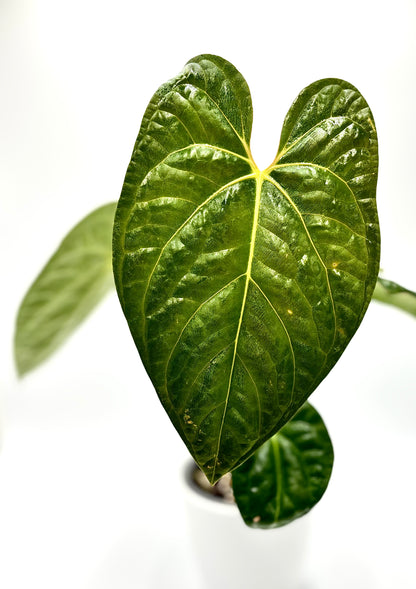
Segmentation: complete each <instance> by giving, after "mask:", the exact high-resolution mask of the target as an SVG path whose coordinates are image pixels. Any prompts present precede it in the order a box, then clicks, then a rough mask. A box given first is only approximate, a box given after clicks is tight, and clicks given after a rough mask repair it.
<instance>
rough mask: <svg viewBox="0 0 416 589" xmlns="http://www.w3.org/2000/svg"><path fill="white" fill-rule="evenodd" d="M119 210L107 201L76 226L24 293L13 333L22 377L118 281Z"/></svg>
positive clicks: (56, 345) (43, 357)
mask: <svg viewBox="0 0 416 589" xmlns="http://www.w3.org/2000/svg"><path fill="white" fill-rule="evenodd" d="M115 208H116V204H115V203H111V204H108V205H104V206H103V207H100V208H99V209H97V210H95V211H93V212H92V213H91V214H90V215H88V216H87V217H86V218H85V219H83V220H82V221H81V222H80V223H79V224H78V225H77V226H76V227H74V229H72V231H71V232H70V233H69V234H68V235H67V236H66V237H65V239H64V240H63V241H62V243H61V245H60V246H59V248H58V249H57V251H56V252H55V254H54V255H53V256H52V258H51V259H50V260H49V261H48V263H47V264H46V266H45V267H44V268H43V270H42V272H41V273H40V275H39V276H38V278H37V279H36V280H35V282H34V283H33V284H32V286H31V287H30V288H29V290H28V292H27V293H26V295H25V297H24V299H23V301H22V303H21V305H20V308H19V312H18V316H17V323H16V331H15V361H16V366H17V370H18V373H19V374H20V375H23V374H25V373H26V372H28V371H29V370H32V369H33V368H35V367H36V366H38V365H39V364H40V363H41V362H42V361H43V360H45V359H46V358H48V357H49V356H50V355H51V354H52V353H53V352H54V351H55V350H56V349H57V348H58V347H59V345H60V344H61V343H62V342H63V341H64V340H65V339H66V338H67V337H68V335H69V334H70V333H71V332H72V331H73V330H74V329H75V327H76V326H77V325H78V324H79V323H80V322H81V321H82V320H83V319H84V318H85V317H86V315H88V313H89V312H90V311H91V310H92V309H93V308H94V307H95V305H96V304H97V303H98V301H99V300H101V298H102V297H103V296H104V294H105V293H106V292H107V291H108V290H109V289H110V288H111V287H112V285H113V284H114V281H113V275H112V268H111V235H112V227H113V219H114V212H115Z"/></svg>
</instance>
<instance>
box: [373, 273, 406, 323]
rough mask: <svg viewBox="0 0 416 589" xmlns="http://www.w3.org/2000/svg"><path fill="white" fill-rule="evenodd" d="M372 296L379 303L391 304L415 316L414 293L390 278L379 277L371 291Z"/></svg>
mask: <svg viewBox="0 0 416 589" xmlns="http://www.w3.org/2000/svg"><path fill="white" fill-rule="evenodd" d="M373 298H374V300H376V301H380V302H381V303H386V304H387V305H393V306H394V307H397V308H398V309H401V310H402V311H406V312H407V313H410V314H411V315H414V316H415V317H416V293H415V292H413V291H411V290H408V289H407V288H404V286H400V285H399V284H396V283H395V282H392V281H391V280H386V279H385V278H379V279H378V280H377V284H376V288H375V290H374V293H373Z"/></svg>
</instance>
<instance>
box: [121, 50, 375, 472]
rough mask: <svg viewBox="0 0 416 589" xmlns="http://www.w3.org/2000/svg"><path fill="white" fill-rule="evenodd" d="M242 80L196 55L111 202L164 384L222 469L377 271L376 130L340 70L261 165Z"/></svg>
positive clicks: (130, 300) (241, 453) (333, 347)
mask: <svg viewBox="0 0 416 589" xmlns="http://www.w3.org/2000/svg"><path fill="white" fill-rule="evenodd" d="M251 122H252V107H251V100H250V94H249V90H248V87H247V84H246V82H245V81H244V79H243V78H242V76H241V74H240V73H239V72H238V71H237V70H236V69H235V68H234V67H233V66H232V65H231V64H230V63H228V62H226V61H225V60H223V59H221V58H219V57H216V56H207V55H202V56H198V57H196V58H194V59H193V60H191V61H190V62H189V63H188V64H187V65H186V66H185V68H184V70H183V71H182V73H181V74H179V75H178V76H177V77H176V78H174V79H173V80H171V81H170V82H168V83H167V84H164V85H163V86H161V87H160V88H159V90H158V91H157V92H156V94H155V95H154V97H153V98H152V100H151V102H150V104H149V107H148V108H147V110H146V113H145V116H144V118H143V122H142V126H141V129H140V133H139V136H138V139H137V142H136V145H135V148H134V151H133V155H132V159H131V163H130V165H129V168H128V170H127V174H126V179H125V183H124V187H123V191H122V195H121V198H120V202H119V205H118V209H117V213H116V219H115V232H114V273H115V282H116V287H117V290H118V294H119V298H120V302H121V304H122V307H123V310H124V313H125V315H126V318H127V321H128V323H129V326H130V330H131V332H132V335H133V337H134V340H135V342H136V345H137V347H138V349H139V352H140V355H141V357H142V359H143V362H144V365H145V367H146V369H147V371H148V373H149V375H150V377H151V379H152V382H153V384H154V386H155V388H156V390H157V392H158V394H159V397H160V399H161V401H162V403H163V405H164V407H165V409H166V410H167V412H168V414H169V416H170V418H171V420H172V422H173V424H174V425H175V427H176V429H177V430H178V432H179V433H180V435H181V436H182V438H183V439H184V441H185V443H186V444H187V446H188V448H189V450H190V452H191V454H192V455H193V457H194V458H195V460H196V462H197V463H198V464H199V465H200V467H201V468H202V470H204V471H205V473H206V474H207V476H208V478H209V480H210V481H211V482H214V481H215V480H218V478H219V477H220V476H221V475H223V474H224V473H225V472H227V471H229V470H232V469H233V468H235V467H237V466H238V465H239V464H240V463H241V462H243V461H244V460H245V459H246V458H247V457H248V456H249V455H250V454H251V453H252V452H254V451H255V450H256V448H258V447H259V446H260V445H261V444H262V443H263V442H264V441H266V440H267V439H268V438H269V437H270V436H271V435H273V434H274V433H275V432H276V431H278V430H279V428H280V427H282V426H283V425H284V424H285V423H286V422H287V421H288V420H289V419H290V418H291V417H292V416H293V415H294V413H295V412H296V411H297V410H298V409H299V408H300V407H301V406H302V405H303V403H304V402H305V400H306V399H307V398H308V396H309V395H310V394H311V392H312V391H313V390H314V389H315V388H316V386H317V385H318V384H319V383H320V381H321V380H322V379H323V378H324V377H325V376H326V374H327V373H328V371H329V370H330V369H331V368H332V366H333V365H334V364H335V362H336V361H337V360H338V358H339V357H340V355H341V354H342V352H343V350H344V349H345V346H346V345H347V344H348V342H349V340H350V339H351V337H352V335H353V334H354V332H355V330H356V329H357V327H358V326H359V324H360V322H361V319H362V317H363V314H364V312H365V310H366V308H367V306H368V303H369V301H370V298H371V294H372V291H373V289H374V284H375V281H376V277H377V271H378V260H379V233H378V219H377V211H376V206H375V188H376V179H377V165H378V159H377V137H376V132H375V127H374V121H373V119H372V115H371V112H370V110H369V108H368V105H367V104H366V102H365V100H364V99H363V97H362V96H361V95H360V93H359V92H358V91H357V90H356V88H354V87H353V86H351V85H350V84H348V83H347V82H344V81H342V80H336V79H328V80H321V81H319V82H316V83H314V84H312V85H311V86H308V87H307V88H306V89H305V90H304V91H302V92H301V94H300V95H299V97H298V98H297V100H296V101H295V103H294V104H293V106H292V107H291V109H290V111H289V113H288V115H287V117H286V120H285V123H284V127H283V131H282V138H281V142H280V147H279V152H278V155H277V157H276V159H275V160H274V162H273V164H272V165H271V166H270V167H269V168H267V170H265V171H264V172H261V171H259V170H258V168H257V167H256V165H255V163H254V162H253V160H252V157H251V154H250V149H249V139H250V133H251Z"/></svg>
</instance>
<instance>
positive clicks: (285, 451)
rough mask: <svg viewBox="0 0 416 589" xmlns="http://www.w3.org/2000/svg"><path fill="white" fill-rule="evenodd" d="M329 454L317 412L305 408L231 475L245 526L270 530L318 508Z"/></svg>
mask: <svg viewBox="0 0 416 589" xmlns="http://www.w3.org/2000/svg"><path fill="white" fill-rule="evenodd" d="M333 462H334V451H333V448H332V443H331V440H330V438H329V434H328V431H327V429H326V427H325V424H324V422H323V421H322V418H321V417H320V415H319V413H318V412H317V411H316V409H314V408H313V407H312V405H310V404H309V403H305V405H304V406H303V407H302V408H301V409H300V410H299V411H298V413H296V415H295V416H294V417H292V419H291V420H290V421H289V422H288V423H287V424H286V425H285V426H284V427H283V428H282V429H281V430H280V431H279V433H277V434H275V435H274V436H273V437H272V438H270V439H269V440H268V441H267V442H265V443H264V444H263V445H262V446H261V447H260V448H259V449H258V450H256V452H255V453H254V454H253V455H252V456H251V457H250V458H249V459H248V460H246V462H245V463H244V464H242V465H241V466H240V467H239V468H237V469H236V470H234V471H233V473H232V481H233V490H234V497H235V500H236V503H237V505H238V508H239V510H240V513H241V515H242V517H243V519H244V521H245V523H246V524H247V525H249V526H251V527H253V528H276V527H279V526H283V525H285V524H288V523H290V522H291V521H293V520H294V519H296V518H298V517H301V516H302V515H304V514H305V513H307V512H308V511H310V510H311V509H312V507H314V505H316V503H318V501H319V500H320V499H321V497H322V495H323V494H324V492H325V490H326V488H327V486H328V483H329V479H330V477H331V472H332V465H333Z"/></svg>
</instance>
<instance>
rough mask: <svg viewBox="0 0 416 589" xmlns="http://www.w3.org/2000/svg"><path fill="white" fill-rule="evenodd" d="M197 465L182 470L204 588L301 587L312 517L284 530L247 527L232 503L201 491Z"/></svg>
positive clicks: (187, 509) (195, 549)
mask: <svg viewBox="0 0 416 589" xmlns="http://www.w3.org/2000/svg"><path fill="white" fill-rule="evenodd" d="M192 468H193V463H191V464H189V463H188V464H187V465H186V466H185V468H184V472H183V474H184V476H183V477H182V480H183V483H184V494H185V507H186V512H187V517H188V524H189V528H190V541H191V545H192V549H193V551H194V554H195V560H196V564H197V567H198V569H199V571H200V574H201V583H202V586H203V587H204V588H205V587H207V588H208V587H209V588H210V589H213V588H214V587H225V588H226V589H257V588H258V587H262V586H264V587H269V588H270V589H271V588H273V589H300V587H301V584H302V581H303V580H304V576H303V575H304V571H303V564H304V561H305V556H306V547H307V541H308V528H309V518H308V516H304V517H302V518H299V519H297V520H295V521H294V522H292V523H291V524H288V525H286V526H283V527H281V528H275V529H272V530H261V529H253V528H249V527H248V526H246V525H245V524H244V522H243V520H242V518H241V516H240V513H239V511H238V508H237V506H236V505H234V504H230V503H225V502H224V501H223V500H221V499H220V498H217V497H215V496H210V495H208V494H207V493H205V492H204V491H202V490H199V489H198V487H197V486H196V485H195V483H194V482H193V481H192V475H191V473H192Z"/></svg>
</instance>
